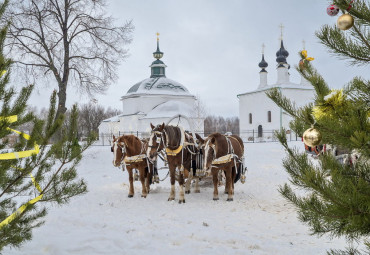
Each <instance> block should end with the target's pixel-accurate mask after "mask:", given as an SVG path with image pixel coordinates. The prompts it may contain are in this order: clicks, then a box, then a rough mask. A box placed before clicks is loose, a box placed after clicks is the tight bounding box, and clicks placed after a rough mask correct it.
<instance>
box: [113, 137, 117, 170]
mask: <svg viewBox="0 0 370 255" xmlns="http://www.w3.org/2000/svg"><path fill="white" fill-rule="evenodd" d="M117 149H118V145H117V142H114V143H113V165H114V166H116V160H117Z"/></svg>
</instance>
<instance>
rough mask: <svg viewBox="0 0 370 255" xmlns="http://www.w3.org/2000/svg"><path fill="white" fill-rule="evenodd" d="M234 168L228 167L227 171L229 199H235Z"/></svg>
mask: <svg viewBox="0 0 370 255" xmlns="http://www.w3.org/2000/svg"><path fill="white" fill-rule="evenodd" d="M232 171H233V170H232V168H231V167H230V168H228V169H227V170H226V171H225V172H226V183H227V186H228V188H229V189H228V196H227V201H233V193H234V191H233V184H232V183H233V180H232Z"/></svg>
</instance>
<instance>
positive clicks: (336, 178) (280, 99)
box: [267, 0, 370, 254]
mask: <svg viewBox="0 0 370 255" xmlns="http://www.w3.org/2000/svg"><path fill="white" fill-rule="evenodd" d="M350 2H351V1H349V0H334V4H336V5H337V6H338V7H339V8H340V9H341V10H342V11H343V12H344V11H346V10H347V9H349V10H348V12H349V14H350V15H352V16H353V17H354V18H355V23H354V26H353V27H352V28H351V29H350V30H346V31H342V30H339V29H338V28H337V27H336V26H328V25H325V26H323V27H322V28H321V29H320V30H319V31H318V32H317V33H316V36H317V37H318V38H319V39H320V41H321V42H322V44H324V45H325V46H326V47H327V48H328V49H329V51H330V52H331V53H332V54H334V55H335V56H338V57H340V58H345V59H347V60H349V61H350V64H352V65H369V64H370V30H369V28H370V3H369V2H368V1H361V0H357V1H354V2H353V1H352V2H353V3H352V5H353V6H352V7H351V8H348V7H349V5H350ZM306 56H307V55H306V54H305V52H301V57H302V62H301V64H299V66H297V67H296V68H297V70H298V71H299V73H300V74H301V75H302V76H303V77H304V78H305V79H307V80H308V81H309V82H310V83H311V84H312V86H313V87H314V89H315V100H314V102H313V103H311V104H308V105H306V106H304V107H301V108H297V107H296V106H295V105H294V103H292V102H290V100H289V99H288V98H286V97H284V96H283V95H282V94H281V93H279V91H278V90H277V89H273V90H270V91H269V92H267V95H268V96H269V97H270V98H271V99H272V100H273V101H274V102H275V103H276V104H277V105H278V106H280V107H282V108H283V109H284V110H285V111H286V112H287V113H289V114H290V115H291V116H292V117H293V121H292V122H291V123H290V128H291V129H292V130H294V131H295V132H296V133H297V134H300V136H302V134H303V132H304V131H305V130H306V129H308V128H310V127H312V126H313V127H314V128H315V129H317V130H319V131H320V133H321V135H322V144H327V145H335V146H337V147H338V148H341V150H342V151H346V152H347V154H348V155H347V156H348V157H351V158H349V159H348V161H347V163H344V162H341V161H339V160H338V157H336V156H335V155H332V154H329V153H323V154H321V155H320V156H319V157H318V159H317V160H313V159H312V158H311V157H308V156H307V154H305V153H300V152H299V151H298V150H297V149H292V148H289V147H288V144H287V140H286V138H285V131H284V130H281V131H280V132H278V133H277V134H276V135H277V137H278V138H279V140H280V142H281V143H282V145H283V146H284V148H285V149H286V151H287V154H288V155H287V158H286V159H284V161H283V165H284V168H285V169H286V171H287V172H288V173H289V175H290V183H291V185H289V184H285V185H284V186H281V187H280V188H279V191H280V193H281V194H282V195H283V196H284V197H285V198H286V199H287V200H289V201H290V202H291V203H292V204H293V205H294V206H295V207H296V208H297V210H298V214H299V219H300V220H301V221H302V222H304V223H306V224H307V225H308V226H309V227H310V230H311V231H312V233H313V234H317V235H319V236H321V235H324V234H329V235H330V236H331V237H340V236H344V237H345V238H346V239H347V240H348V243H349V248H347V249H346V250H345V251H340V250H331V251H330V252H328V253H330V254H360V253H361V252H364V253H366V254H369V253H370V239H369V235H370V121H369V120H370V81H368V80H365V79H362V78H360V77H355V78H353V80H352V81H351V82H350V83H349V84H347V85H345V86H344V87H343V88H342V89H330V88H329V86H328V85H327V84H326V82H325V80H324V78H323V77H322V76H321V75H320V74H319V72H318V71H317V70H316V69H315V68H314V67H313V65H312V64H311V62H310V61H308V59H306ZM351 160H352V161H351ZM348 162H350V163H348ZM296 188H298V189H300V190H303V191H304V193H302V192H296V191H295V190H296ZM359 242H360V243H361V242H363V243H364V244H365V248H357V247H355V246H354V244H356V243H359ZM364 249H365V250H364Z"/></svg>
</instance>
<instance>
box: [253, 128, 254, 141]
mask: <svg viewBox="0 0 370 255" xmlns="http://www.w3.org/2000/svg"><path fill="white" fill-rule="evenodd" d="M253 143H254V129H253Z"/></svg>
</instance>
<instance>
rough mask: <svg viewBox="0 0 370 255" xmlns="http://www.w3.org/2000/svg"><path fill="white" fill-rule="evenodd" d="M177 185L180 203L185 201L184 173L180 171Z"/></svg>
mask: <svg viewBox="0 0 370 255" xmlns="http://www.w3.org/2000/svg"><path fill="white" fill-rule="evenodd" d="M179 187H180V196H179V204H181V203H185V194H184V174H182V173H180V176H179Z"/></svg>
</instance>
